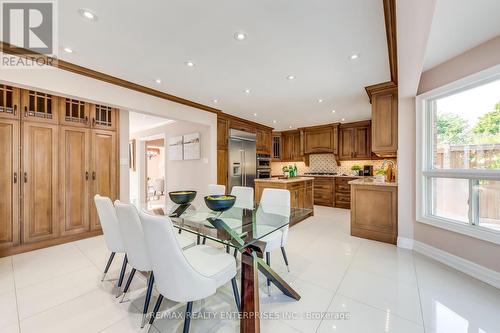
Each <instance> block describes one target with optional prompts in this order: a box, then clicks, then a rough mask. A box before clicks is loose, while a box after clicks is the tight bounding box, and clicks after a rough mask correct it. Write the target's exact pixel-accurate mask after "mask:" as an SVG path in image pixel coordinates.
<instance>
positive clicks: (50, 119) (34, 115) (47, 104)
mask: <svg viewBox="0 0 500 333" xmlns="http://www.w3.org/2000/svg"><path fill="white" fill-rule="evenodd" d="M59 107H60V97H57V96H52V95H51V94H46V93H42V92H39V91H34V90H25V89H21V112H22V119H23V120H25V121H37V122H44V123H51V124H58V123H59V113H60V111H59Z"/></svg>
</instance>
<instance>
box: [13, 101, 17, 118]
mask: <svg viewBox="0 0 500 333" xmlns="http://www.w3.org/2000/svg"><path fill="white" fill-rule="evenodd" d="M16 113H17V104H16V105H14V116H15V115H16Z"/></svg>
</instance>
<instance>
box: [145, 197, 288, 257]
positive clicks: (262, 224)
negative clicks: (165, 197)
mask: <svg viewBox="0 0 500 333" xmlns="http://www.w3.org/2000/svg"><path fill="white" fill-rule="evenodd" d="M181 211H182V213H181V214H179V215H177V214H175V213H174V212H177V213H179V205H175V206H172V207H171V208H170V209H168V210H167V212H165V210H163V209H161V210H160V209H155V210H152V212H153V213H155V214H160V215H166V216H169V217H170V219H171V221H172V223H173V225H174V226H175V227H176V228H178V229H179V232H182V231H186V232H190V233H194V234H196V235H198V236H200V237H203V238H206V239H210V240H213V241H216V242H219V243H224V244H226V245H229V246H231V247H234V248H237V249H238V250H239V251H243V250H244V249H245V248H247V247H249V246H251V245H253V244H255V243H257V242H259V241H262V242H265V241H269V240H270V239H274V238H280V237H282V236H283V234H284V233H286V232H287V230H288V225H289V223H290V215H291V214H292V211H291V209H290V207H288V206H280V205H275V204H264V203H263V204H259V205H255V207H254V208H253V209H245V208H240V207H232V208H230V209H229V210H227V211H224V212H215V211H212V210H210V209H209V208H208V207H207V206H206V205H205V204H204V203H202V204H200V205H198V206H195V205H190V206H188V207H184V209H182V210H181Z"/></svg>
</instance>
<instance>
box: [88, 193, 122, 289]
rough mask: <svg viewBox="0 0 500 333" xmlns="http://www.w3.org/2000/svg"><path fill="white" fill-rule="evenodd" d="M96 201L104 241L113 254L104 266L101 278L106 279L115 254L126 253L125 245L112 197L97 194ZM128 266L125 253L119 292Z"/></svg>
mask: <svg viewBox="0 0 500 333" xmlns="http://www.w3.org/2000/svg"><path fill="white" fill-rule="evenodd" d="M94 203H95V207H96V210H97V216H98V217H99V221H100V223H101V227H102V232H103V234H104V241H105V242H106V246H107V248H108V250H109V251H111V255H110V256H109V259H108V262H107V263H106V267H105V268H104V273H103V275H102V279H101V281H104V278H105V277H106V274H107V273H108V270H109V267H110V266H111V263H112V262H113V259H114V257H115V254H116V253H125V245H124V243H123V240H122V236H121V233H120V227H119V226H118V218H117V216H116V212H115V208H114V207H113V202H112V201H111V199H110V198H108V197H103V196H100V195H99V194H96V195H95V196H94ZM126 268H127V255H126V254H125V256H124V258H123V263H122V268H121V271H120V277H119V278H118V283H117V288H118V293H119V291H120V287H121V286H122V283H123V278H124V276H125V270H126Z"/></svg>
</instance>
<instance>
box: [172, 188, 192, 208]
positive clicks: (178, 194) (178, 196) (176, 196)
mask: <svg viewBox="0 0 500 333" xmlns="http://www.w3.org/2000/svg"><path fill="white" fill-rule="evenodd" d="M168 196H169V197H170V200H172V201H173V202H175V203H176V204H179V205H184V204H187V203H190V202H191V201H193V200H194V198H196V191H173V192H168Z"/></svg>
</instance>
